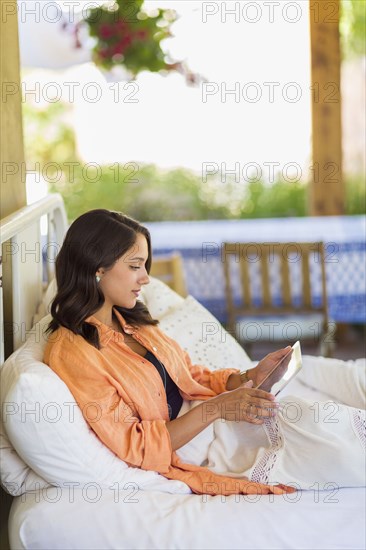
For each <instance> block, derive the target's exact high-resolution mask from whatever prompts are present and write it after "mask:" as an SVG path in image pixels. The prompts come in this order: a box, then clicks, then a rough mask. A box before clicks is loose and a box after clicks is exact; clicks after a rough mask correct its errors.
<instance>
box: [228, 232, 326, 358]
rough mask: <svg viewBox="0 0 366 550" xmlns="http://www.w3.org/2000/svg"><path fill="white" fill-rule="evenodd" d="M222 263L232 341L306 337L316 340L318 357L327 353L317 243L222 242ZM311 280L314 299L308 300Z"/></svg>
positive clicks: (323, 285) (323, 276)
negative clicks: (319, 343) (314, 291)
mask: <svg viewBox="0 0 366 550" xmlns="http://www.w3.org/2000/svg"><path fill="white" fill-rule="evenodd" d="M284 223H285V222H284ZM222 261H223V265H224V275H225V287H226V302H227V313H228V328H229V330H230V331H231V332H232V334H233V335H235V337H236V338H237V340H239V341H240V342H241V343H242V344H243V345H245V346H248V344H249V345H250V344H251V343H253V342H256V341H271V342H273V341H284V342H286V343H287V344H289V343H291V342H293V341H295V340H306V339H307V340H309V339H312V340H313V341H317V342H319V341H320V342H321V353H322V354H323V355H325V356H330V353H331V348H332V344H333V342H332V334H331V330H330V328H331V327H330V325H329V320H328V309H327V292H326V274H325V256H324V246H323V243H322V242H315V243H294V242H293V243H224V244H223V248H222ZM314 272H315V273H314ZM316 272H317V273H316ZM316 275H318V278H317V281H315V278H316V277H315V276H316ZM316 283H317V284H318V289H317V294H320V298H321V300H320V303H315V302H314V298H313V293H312V287H314V284H316ZM275 286H277V291H276V290H275V289H274V287H275ZM318 302H319V301H318Z"/></svg>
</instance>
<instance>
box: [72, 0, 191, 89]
mask: <svg viewBox="0 0 366 550" xmlns="http://www.w3.org/2000/svg"><path fill="white" fill-rule="evenodd" d="M143 1H144V0H116V1H115V2H107V3H105V4H103V5H101V6H100V7H95V8H92V9H90V10H89V11H88V15H87V17H86V18H85V19H84V20H83V21H81V22H79V23H78V24H77V25H76V27H75V29H74V34H75V45H76V47H82V42H81V39H80V35H81V33H80V30H81V28H82V26H87V30H88V34H89V36H91V37H93V38H94V39H95V46H94V48H93V61H94V62H95V64H96V65H97V66H99V67H101V68H102V69H105V70H107V71H110V70H111V69H113V68H114V67H118V66H123V67H124V68H125V69H126V70H127V71H128V72H129V73H130V74H131V76H132V77H133V78H134V77H136V76H137V75H138V73H139V72H141V71H144V70H147V71H151V72H158V71H179V72H180V73H182V74H184V75H185V77H186V79H187V81H188V82H190V83H195V82H196V78H197V77H196V75H193V74H192V73H191V72H190V71H189V70H188V69H187V67H186V66H185V65H184V63H182V62H173V61H171V62H170V61H169V59H168V57H167V54H166V53H164V51H163V50H162V48H161V44H160V43H161V41H162V40H164V39H165V38H168V37H170V36H172V34H171V31H170V26H171V24H172V23H174V21H176V19H177V15H176V12H175V11H174V10H170V9H157V10H154V12H153V13H147V12H145V11H144V10H143V9H142V5H143Z"/></svg>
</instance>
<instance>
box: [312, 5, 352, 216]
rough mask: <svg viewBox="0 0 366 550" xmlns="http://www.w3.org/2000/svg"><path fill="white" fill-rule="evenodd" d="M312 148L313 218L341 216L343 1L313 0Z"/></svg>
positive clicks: (343, 192) (343, 206)
mask: <svg viewBox="0 0 366 550" xmlns="http://www.w3.org/2000/svg"><path fill="white" fill-rule="evenodd" d="M309 8H310V34H311V90H312V129H313V132H312V144H313V162H312V166H311V178H312V181H311V184H310V209H309V210H310V212H309V213H310V215H313V216H325V215H342V214H344V209H345V189H344V182H343V177H342V126H341V92H340V72H341V71H340V68H341V54H340V37H339V10H340V0H332V1H327V0H310V4H309Z"/></svg>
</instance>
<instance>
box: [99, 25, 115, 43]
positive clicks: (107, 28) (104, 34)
mask: <svg viewBox="0 0 366 550" xmlns="http://www.w3.org/2000/svg"><path fill="white" fill-rule="evenodd" d="M99 34H100V37H101V38H103V39H104V40H108V38H111V36H113V35H114V29H113V27H112V25H107V24H106V23H103V25H101V26H100V27H99Z"/></svg>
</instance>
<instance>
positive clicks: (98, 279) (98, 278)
mask: <svg viewBox="0 0 366 550" xmlns="http://www.w3.org/2000/svg"><path fill="white" fill-rule="evenodd" d="M95 280H96V281H97V284H98V283H99V282H100V277H99V275H96V276H95Z"/></svg>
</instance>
